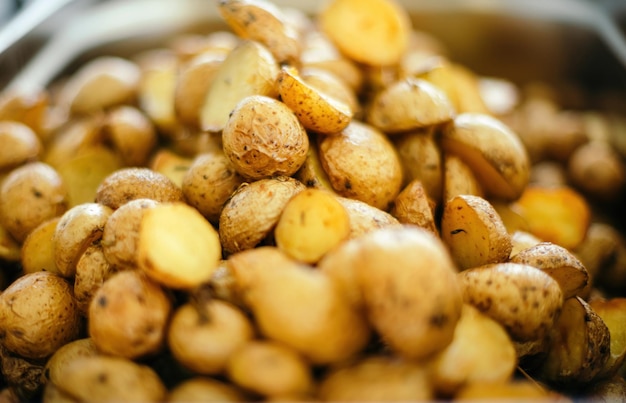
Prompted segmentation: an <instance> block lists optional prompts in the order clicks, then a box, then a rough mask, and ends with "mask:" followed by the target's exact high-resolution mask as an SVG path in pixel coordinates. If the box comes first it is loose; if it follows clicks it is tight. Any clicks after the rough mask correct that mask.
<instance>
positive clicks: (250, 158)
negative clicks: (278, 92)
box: [222, 95, 309, 180]
mask: <svg viewBox="0 0 626 403" xmlns="http://www.w3.org/2000/svg"><path fill="white" fill-rule="evenodd" d="M222 143H223V146H224V154H225V155H226V157H227V158H228V159H229V160H230V162H231V164H232V165H233V167H234V168H235V169H236V170H237V172H239V174H240V175H241V176H243V177H244V178H246V179H252V180H257V179H262V178H269V177H272V176H277V175H285V176H291V175H293V174H295V173H296V171H298V169H300V167H301V166H302V164H303V163H304V160H305V159H306V154H307V151H308V149H309V137H308V135H307V132H306V130H305V129H304V127H303V126H302V124H301V123H300V121H299V120H298V118H297V117H296V115H295V114H294V112H293V111H292V110H291V109H289V108H288V107H287V106H286V105H285V104H284V103H282V102H280V101H278V100H276V99H274V98H269V97H266V96H261V95H251V96H248V97H245V98H243V99H241V101H240V102H238V103H237V105H236V106H235V108H234V109H233V110H232V112H231V114H230V117H229V119H228V121H227V122H226V125H225V126H224V130H223V131H222Z"/></svg>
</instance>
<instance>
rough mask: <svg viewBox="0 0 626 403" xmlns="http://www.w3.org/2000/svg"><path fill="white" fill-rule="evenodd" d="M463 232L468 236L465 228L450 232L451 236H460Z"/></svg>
mask: <svg viewBox="0 0 626 403" xmlns="http://www.w3.org/2000/svg"><path fill="white" fill-rule="evenodd" d="M461 232H465V233H466V234H467V231H465V230H464V229H463V228H458V229H454V230H452V231H450V235H456V234H459V233H461Z"/></svg>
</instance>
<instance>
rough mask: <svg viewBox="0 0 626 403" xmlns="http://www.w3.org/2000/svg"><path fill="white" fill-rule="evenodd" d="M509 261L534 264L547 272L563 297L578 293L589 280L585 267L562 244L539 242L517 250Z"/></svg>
mask: <svg viewBox="0 0 626 403" xmlns="http://www.w3.org/2000/svg"><path fill="white" fill-rule="evenodd" d="M510 262H513V263H521V264H527V265H531V266H534V267H536V268H538V269H540V270H543V271H544V272H546V273H548V274H549V275H550V276H552V278H554V279H555V280H556V281H557V282H558V283H559V286H560V287H561V291H562V292H563V299H568V298H571V297H574V296H576V295H578V294H579V293H580V292H581V291H582V290H583V289H584V288H585V287H586V286H587V283H588V281H589V273H587V269H586V268H585V266H583V264H582V263H581V261H580V260H578V258H577V257H576V256H574V255H573V254H572V253H571V252H570V251H568V250H567V249H565V248H564V247H562V246H559V245H556V244H553V243H551V242H541V243H539V244H537V245H534V246H531V247H529V248H527V249H524V250H521V251H519V253H517V254H516V255H515V256H513V257H511V259H510Z"/></svg>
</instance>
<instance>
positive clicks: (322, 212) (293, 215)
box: [274, 189, 350, 264]
mask: <svg viewBox="0 0 626 403" xmlns="http://www.w3.org/2000/svg"><path fill="white" fill-rule="evenodd" d="M349 233H350V216H349V215H348V213H347V211H346V209H345V208H344V207H343V205H342V204H341V203H340V202H339V201H338V200H337V197H336V196H335V195H333V194H332V193H329V192H326V191H324V190H319V189H306V190H303V191H302V192H300V193H298V194H297V195H295V196H294V197H292V198H291V199H290V200H289V201H288V202H287V204H286V205H285V208H284V209H283V212H282V214H281V215H280V218H279V219H278V223H277V224H276V229H275V230H274V238H275V240H276V245H277V246H278V248H279V249H281V250H283V251H284V252H285V253H286V254H287V255H289V256H291V257H292V258H294V259H296V260H299V261H302V262H305V263H311V264H313V263H316V262H317V261H318V260H319V259H320V258H321V257H322V256H324V254H325V253H326V252H328V251H329V250H330V249H332V248H334V247H335V246H337V245H338V244H339V243H341V242H342V241H343V240H344V239H346V238H347V237H348V235H349Z"/></svg>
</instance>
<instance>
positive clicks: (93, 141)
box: [42, 113, 104, 168]
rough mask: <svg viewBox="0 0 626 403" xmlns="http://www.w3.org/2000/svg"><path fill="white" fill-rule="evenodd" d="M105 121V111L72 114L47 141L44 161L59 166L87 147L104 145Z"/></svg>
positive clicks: (55, 166)
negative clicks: (103, 127) (81, 114)
mask: <svg viewBox="0 0 626 403" xmlns="http://www.w3.org/2000/svg"><path fill="white" fill-rule="evenodd" d="M103 121H104V114H103V113H92V114H89V115H86V116H77V117H74V116H72V118H71V119H69V121H68V122H67V123H66V124H64V125H63V126H61V127H60V128H59V129H57V130H56V131H55V132H54V135H53V136H52V137H51V138H50V139H49V140H48V141H47V142H46V144H45V148H44V154H43V159H42V161H43V162H45V163H46V164H49V165H51V166H52V167H54V168H58V167H59V166H61V165H62V164H65V163H66V162H67V161H68V160H70V159H73V158H74V157H76V155H78V154H80V153H82V151H83V150H85V149H91V148H94V147H102V146H103V145H104V143H103V141H104V136H103V132H102V123H103Z"/></svg>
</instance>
